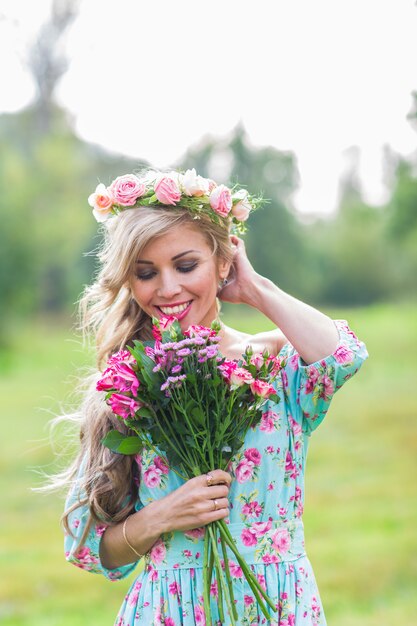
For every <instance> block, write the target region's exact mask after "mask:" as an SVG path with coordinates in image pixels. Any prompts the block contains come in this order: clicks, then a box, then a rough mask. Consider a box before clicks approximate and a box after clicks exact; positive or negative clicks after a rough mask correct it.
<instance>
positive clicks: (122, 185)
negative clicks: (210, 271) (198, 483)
mask: <svg viewBox="0 0 417 626" xmlns="http://www.w3.org/2000/svg"><path fill="white" fill-rule="evenodd" d="M263 202H264V200H263V198H261V197H254V196H251V195H249V193H248V192H247V191H246V189H243V188H240V189H239V188H237V186H236V185H235V186H234V187H233V188H232V189H229V188H228V187H226V186H225V185H217V183H215V182H214V181H213V180H211V179H209V178H203V177H202V176H199V175H198V174H197V173H196V171H195V169H194V168H193V169H191V170H187V171H186V172H184V173H182V172H176V171H171V172H169V173H166V174H165V173H162V172H155V171H148V172H147V173H146V174H145V175H144V176H143V177H139V176H136V175H135V174H124V175H123V176H118V177H117V178H116V179H115V180H114V181H113V182H112V183H111V185H110V186H109V187H106V186H105V185H103V184H102V183H100V184H99V185H97V188H96V190H95V192H94V193H92V194H91V195H90V196H89V198H88V203H89V205H90V206H92V207H93V215H94V217H95V218H96V220H97V221H98V222H105V221H106V220H107V219H108V218H109V217H111V216H114V215H118V214H119V213H120V212H121V211H124V210H125V209H131V208H139V207H143V206H152V207H167V206H173V207H182V208H185V209H187V210H188V211H190V213H191V214H193V215H194V218H195V219H199V217H200V216H201V215H202V214H204V215H207V216H208V217H209V218H210V219H211V220H212V221H213V222H215V223H217V224H220V225H222V226H225V227H226V226H227V227H229V226H230V227H231V229H232V231H233V232H237V233H243V232H245V230H246V225H245V223H244V222H245V221H246V220H247V218H248V217H249V214H250V212H251V211H252V210H254V209H256V208H258V207H259V206H260V205H261V204H262V203H263Z"/></svg>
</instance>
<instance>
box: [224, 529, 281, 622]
mask: <svg viewBox="0 0 417 626" xmlns="http://www.w3.org/2000/svg"><path fill="white" fill-rule="evenodd" d="M216 523H217V524H218V527H219V530H220V533H221V535H222V536H223V537H224V539H225V541H226V543H227V545H228V546H229V548H230V549H231V550H232V552H233V554H234V555H235V557H236V559H237V561H238V563H239V565H240V567H241V568H242V571H243V573H244V575H245V578H246V580H247V581H248V583H249V585H250V587H251V589H252V591H253V593H254V594H255V596H256V599H257V601H258V604H259V606H260V608H261V610H262V613H263V614H264V615H265V617H266V618H267V619H271V616H270V614H269V612H268V610H267V608H266V606H265V604H264V602H263V600H262V598H261V595H262V596H263V598H264V599H265V600H266V602H267V603H268V604H269V606H270V607H271V609H272V610H273V611H275V612H276V610H277V608H276V606H275V604H274V603H273V602H272V600H271V598H270V597H269V596H268V594H267V593H266V591H265V589H263V587H262V586H261V585H260V583H259V581H258V579H257V578H256V576H255V574H254V573H253V572H252V570H251V569H250V568H249V566H248V564H247V563H246V561H245V560H244V558H243V557H242V556H241V554H240V553H239V551H238V549H237V548H236V544H235V542H234V540H233V537H232V536H231V534H230V531H229V529H228V528H227V526H226V524H224V523H223V520H219V521H218V522H216Z"/></svg>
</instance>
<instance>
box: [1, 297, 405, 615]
mask: <svg viewBox="0 0 417 626" xmlns="http://www.w3.org/2000/svg"><path fill="white" fill-rule="evenodd" d="M326 312H327V313H328V314H330V315H332V316H333V317H343V318H346V319H348V320H349V322H350V323H351V325H352V327H353V328H354V330H355V331H356V332H357V333H358V334H359V335H360V336H361V338H363V339H364V340H365V341H366V343H367V346H368V350H369V352H370V355H371V356H370V359H369V360H368V361H367V362H366V363H365V365H364V367H363V369H362V371H361V372H360V374H359V375H358V376H357V377H356V378H355V379H354V380H353V381H349V382H348V383H347V385H346V387H344V389H342V390H341V391H340V392H339V394H338V395H337V396H336V397H335V399H334V401H333V405H332V408H331V410H330V412H329V415H328V417H327V418H326V421H325V422H324V423H323V425H322V426H321V427H320V428H319V429H318V431H317V432H316V433H315V434H314V435H313V438H312V441H311V444H310V449H309V458H308V464H307V493H306V506H305V509H306V512H305V518H304V519H305V526H306V543H307V549H308V552H309V556H310V559H311V561H312V562H313V566H314V569H315V573H316V577H317V580H318V583H319V588H320V590H321V595H322V599H323V602H324V605H325V609H326V614H327V619H328V623H329V626H330V625H334V626H353V625H355V626H357V625H360V626H380V625H381V624H412V623H416V617H415V616H416V613H417V600H416V594H415V590H416V585H417V559H416V557H415V555H416V553H417V549H416V548H417V546H416V543H417V540H416V532H415V529H416V527H417V499H416V491H417V489H416V480H415V476H416V452H417V420H416V417H417V400H416V397H415V395H414V390H415V386H416V372H417V367H416V364H415V355H416V347H417V323H416V308H415V306H414V307H413V306H411V305H409V306H407V305H403V306H401V307H395V306H392V305H389V306H388V305H384V306H376V307H372V308H368V309H357V310H352V311H343V313H340V312H338V311H326ZM225 321H226V322H228V323H230V324H232V325H235V326H236V327H238V328H242V329H246V330H249V329H253V330H256V329H261V328H263V327H265V328H268V327H270V325H269V324H268V323H266V324H265V321H264V320H263V319H260V318H259V317H257V316H255V315H253V314H248V313H246V312H245V311H242V312H241V314H239V315H236V316H235V318H234V319H231V318H230V316H226V319H225ZM14 343H15V351H14V352H13V354H11V355H9V357H8V358H3V360H2V362H1V365H2V372H1V373H2V375H1V377H0V393H1V397H2V408H3V419H2V437H1V442H2V446H1V448H2V453H1V455H0V489H1V493H2V495H3V498H2V499H3V505H2V506H1V509H0V526H1V533H0V567H1V577H0V578H1V580H2V582H1V586H0V623H1V624H3V625H4V626H81V624H82V625H84V624H89V626H105V625H106V624H109V625H110V624H112V623H113V618H114V616H115V615H116V613H117V610H118V608H119V605H120V603H121V601H122V598H123V595H124V593H125V591H126V590H127V588H128V586H129V585H130V583H131V581H132V577H131V578H130V579H128V580H125V581H122V582H118V583H110V582H108V581H106V580H105V579H103V578H101V577H98V576H93V575H91V574H87V573H85V572H82V571H80V570H78V569H77V568H74V567H72V566H70V565H67V564H66V563H65V561H64V559H63V554H62V533H61V530H60V528H59V524H58V519H59V516H60V514H61V509H62V506H63V500H62V498H60V497H58V496H56V495H53V496H51V495H49V496H45V495H39V494H38V493H33V492H31V490H30V489H31V487H33V486H35V485H37V484H39V483H40V477H39V476H38V474H37V473H36V471H37V470H38V469H39V468H40V467H41V468H44V469H45V470H46V471H49V470H50V469H51V468H52V467H53V465H52V463H53V454H52V450H51V445H50V442H49V440H48V433H47V428H46V425H47V423H48V421H49V419H50V417H51V414H50V413H49V411H51V412H58V411H59V402H60V401H61V400H62V399H65V398H68V395H69V393H70V391H71V389H72V387H73V380H72V379H71V376H73V375H77V374H79V373H80V371H81V369H82V367H83V365H85V364H86V362H87V357H86V355H85V353H84V352H83V350H82V348H81V346H80V345H79V343H78V342H77V341H74V340H73V339H71V338H68V333H65V331H63V330H62V326H59V325H57V326H54V325H53V324H51V323H48V324H45V323H43V324H41V323H39V324H33V325H32V326H31V327H27V328H26V329H25V331H24V333H23V335H21V336H20V337H16V338H15V340H14Z"/></svg>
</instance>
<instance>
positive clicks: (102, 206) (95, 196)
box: [88, 183, 115, 222]
mask: <svg viewBox="0 0 417 626" xmlns="http://www.w3.org/2000/svg"><path fill="white" fill-rule="evenodd" d="M114 202H115V200H114V198H113V196H112V194H111V192H110V191H109V190H108V189H107V188H106V187H105V186H104V185H103V183H100V184H99V185H97V187H96V190H95V192H94V193H92V194H91V195H90V196H89V197H88V204H89V205H90V206H92V207H93V215H94V217H95V218H96V220H97V222H105V221H106V219H107V218H108V217H109V215H110V214H111V210H112V206H113V204H114Z"/></svg>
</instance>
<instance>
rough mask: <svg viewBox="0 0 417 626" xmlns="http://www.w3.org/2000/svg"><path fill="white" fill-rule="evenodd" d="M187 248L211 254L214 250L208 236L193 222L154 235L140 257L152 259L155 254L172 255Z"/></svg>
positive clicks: (159, 255) (157, 255) (158, 255)
mask: <svg viewBox="0 0 417 626" xmlns="http://www.w3.org/2000/svg"><path fill="white" fill-rule="evenodd" d="M186 250H193V251H195V252H201V253H209V254H211V252H212V250H211V247H210V246H209V243H208V241H207V237H206V236H205V235H204V233H203V232H202V231H201V230H200V229H199V228H198V227H196V226H193V225H192V224H183V225H179V226H175V227H174V228H172V229H170V230H169V231H168V232H167V233H164V234H162V235H158V237H154V238H153V239H151V240H150V241H149V242H148V243H147V244H146V246H145V247H144V248H143V249H142V251H141V253H140V254H139V255H138V259H150V257H153V256H156V257H158V258H160V257H161V256H170V257H172V256H175V255H176V254H180V253H181V252H184V251H186Z"/></svg>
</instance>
